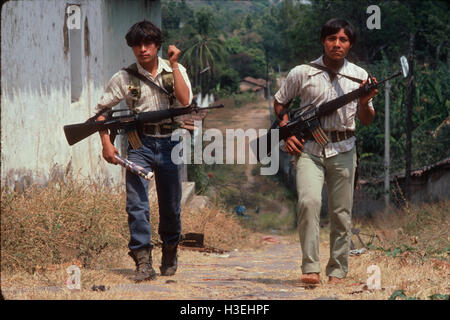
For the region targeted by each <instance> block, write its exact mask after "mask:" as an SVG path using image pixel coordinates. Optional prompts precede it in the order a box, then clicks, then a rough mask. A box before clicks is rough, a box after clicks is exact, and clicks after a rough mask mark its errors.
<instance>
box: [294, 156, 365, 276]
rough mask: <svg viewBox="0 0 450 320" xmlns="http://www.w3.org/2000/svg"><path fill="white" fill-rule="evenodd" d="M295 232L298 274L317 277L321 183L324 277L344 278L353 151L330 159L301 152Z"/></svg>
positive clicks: (354, 164)
mask: <svg viewBox="0 0 450 320" xmlns="http://www.w3.org/2000/svg"><path fill="white" fill-rule="evenodd" d="M296 169H297V172H296V182H297V194H298V228H299V229H298V231H299V237H300V245H301V248H302V267H301V268H302V272H303V273H320V271H321V269H320V260H319V230H320V227H319V220H320V209H321V205H322V188H323V184H324V182H325V183H326V187H327V195H328V214H329V218H330V258H329V261H328V264H327V266H326V275H327V276H333V277H337V278H344V277H345V276H346V275H347V272H348V254H349V250H350V240H351V215H352V206H353V186H354V177H355V169H356V148H353V149H352V150H350V151H348V152H345V153H339V154H337V155H335V156H333V157H330V158H324V157H316V156H313V155H311V154H307V153H305V152H303V153H302V154H301V155H300V156H299V157H297V161H296Z"/></svg>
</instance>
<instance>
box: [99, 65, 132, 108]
mask: <svg viewBox="0 0 450 320" xmlns="http://www.w3.org/2000/svg"><path fill="white" fill-rule="evenodd" d="M124 72H125V71H122V70H121V71H119V72H117V73H115V74H114V75H113V76H112V78H111V80H109V82H108V84H107V86H106V88H105V91H104V92H103V95H102V97H101V98H100V100H99V101H98V103H97V106H96V108H95V112H96V113H98V112H100V111H102V110H106V109H111V108H112V107H114V106H115V105H117V104H118V103H119V102H120V101H122V100H123V99H124V98H125V91H124V88H125V86H124V83H123V81H124V74H123V73H124Z"/></svg>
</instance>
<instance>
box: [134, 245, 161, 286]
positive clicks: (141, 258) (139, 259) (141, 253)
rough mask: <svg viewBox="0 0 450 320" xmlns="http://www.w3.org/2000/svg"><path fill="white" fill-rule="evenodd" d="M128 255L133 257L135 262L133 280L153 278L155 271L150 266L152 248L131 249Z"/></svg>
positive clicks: (154, 277)
mask: <svg viewBox="0 0 450 320" xmlns="http://www.w3.org/2000/svg"><path fill="white" fill-rule="evenodd" d="M128 255H129V256H130V257H131V258H133V260H134V263H135V264H136V276H135V277H134V281H136V282H140V281H146V280H155V279H156V271H155V270H154V269H153V267H152V248H150V247H146V248H140V249H136V250H131V251H130V252H128Z"/></svg>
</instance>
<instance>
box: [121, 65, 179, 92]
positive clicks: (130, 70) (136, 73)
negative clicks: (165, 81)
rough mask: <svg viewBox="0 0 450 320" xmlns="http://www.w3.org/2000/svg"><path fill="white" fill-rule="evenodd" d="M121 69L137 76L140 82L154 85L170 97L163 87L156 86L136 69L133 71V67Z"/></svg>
mask: <svg viewBox="0 0 450 320" xmlns="http://www.w3.org/2000/svg"><path fill="white" fill-rule="evenodd" d="M122 70H125V71H126V72H128V73H129V74H131V75H132V76H134V77H136V78H138V79H139V80H141V81H142V82H144V83H146V84H148V85H149V86H153V87H156V88H157V89H158V90H159V91H161V92H162V93H164V94H165V95H167V96H168V97H170V93H169V92H168V91H167V90H166V89H164V88H163V87H160V86H158V85H157V84H156V83H154V82H153V81H151V80H150V79H148V78H146V77H145V76H144V75H142V74H140V73H139V72H137V71H135V70H133V69H130V68H123V69H122Z"/></svg>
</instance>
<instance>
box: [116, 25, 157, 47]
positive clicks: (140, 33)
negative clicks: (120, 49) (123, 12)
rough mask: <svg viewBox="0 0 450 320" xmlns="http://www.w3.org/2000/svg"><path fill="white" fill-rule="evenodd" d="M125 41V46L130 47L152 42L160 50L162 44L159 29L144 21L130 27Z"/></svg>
mask: <svg viewBox="0 0 450 320" xmlns="http://www.w3.org/2000/svg"><path fill="white" fill-rule="evenodd" d="M125 39H126V40H127V45H128V46H130V47H134V46H138V45H140V44H141V43H150V42H154V43H155V45H156V46H157V47H158V48H160V47H161V44H162V42H163V39H162V32H161V29H159V28H158V27H157V26H155V25H154V24H153V23H151V22H150V21H146V20H144V21H140V22H137V23H135V24H134V25H132V26H131V28H130V29H129V30H128V32H127V35H126V36H125Z"/></svg>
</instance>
